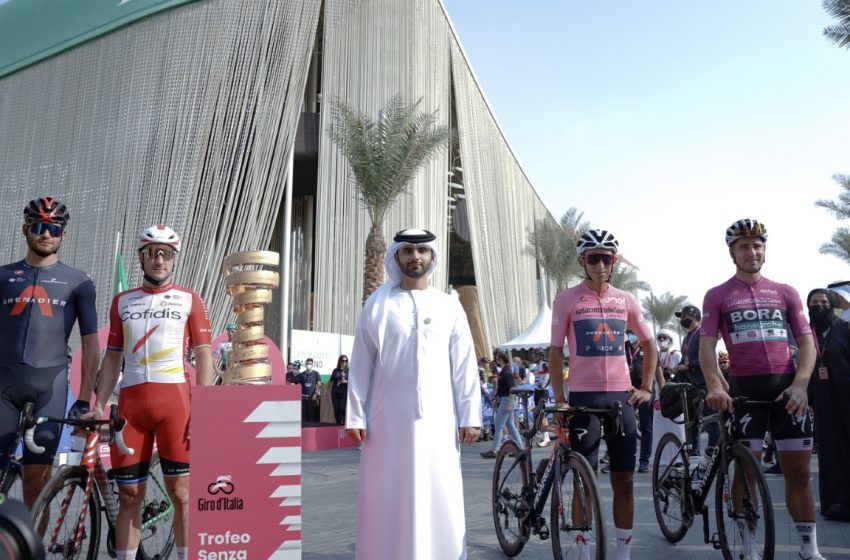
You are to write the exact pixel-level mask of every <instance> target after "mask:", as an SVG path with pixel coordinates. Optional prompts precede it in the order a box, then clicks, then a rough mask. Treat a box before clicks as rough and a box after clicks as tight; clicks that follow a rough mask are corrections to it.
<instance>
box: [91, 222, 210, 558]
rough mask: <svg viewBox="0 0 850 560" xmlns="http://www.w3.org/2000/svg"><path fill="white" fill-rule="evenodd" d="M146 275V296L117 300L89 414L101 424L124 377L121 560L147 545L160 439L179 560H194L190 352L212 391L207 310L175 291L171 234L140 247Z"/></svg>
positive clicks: (146, 237) (162, 230) (148, 233)
mask: <svg viewBox="0 0 850 560" xmlns="http://www.w3.org/2000/svg"><path fill="white" fill-rule="evenodd" d="M138 254H139V264H140V265H141V267H142V271H143V272H144V281H143V283H142V286H141V287H140V288H136V289H131V290H127V291H124V292H121V293H120V294H118V295H117V296H115V298H113V300H112V308H111V311H110V322H109V325H110V326H109V329H110V330H109V342H108V347H107V352H106V354H105V355H104V357H103V361H102V363H101V366H100V388H99V390H98V398H97V404H96V405H95V406H94V408H93V409H92V412H91V413H89V414H90V415H91V416H94V417H96V418H99V417H100V416H101V415H102V414H103V409H104V407H105V406H106V402H107V399H108V398H109V396H110V395H111V394H112V390H113V388H114V387H115V384H116V382H117V381H118V372H119V370H120V369H123V372H124V377H123V379H122V384H121V396H120V398H119V400H118V413H119V414H120V415H121V417H122V418H126V419H127V426H126V427H125V429H124V434H125V442H126V443H127V445H128V446H129V447H132V448H134V449H135V454H134V455H131V456H127V455H122V454H120V453H119V452H118V451H117V449H115V448H114V447H113V449H112V453H111V455H112V467H113V468H112V474H113V476H114V477H115V480H116V482H117V483H118V500H119V508H118V521H117V524H116V527H115V542H116V548H117V550H116V553H117V558H118V560H134V559H135V558H136V550H137V549H138V546H139V540H140V538H141V534H140V527H141V506H142V501H143V498H144V496H145V486H146V484H147V477H148V468H149V464H150V461H151V456H152V455H151V453H152V447H153V442H154V439H156V445H157V450H158V452H159V456H160V462H161V465H162V472H163V478H164V481H165V487H166V490H167V491H168V494H169V496H170V497H171V500H172V502H173V503H174V540H175V542H176V544H177V559H178V560H186V559H188V557H189V556H188V554H189V553H188V540H189V539H188V534H189V527H188V515H189V512H188V510H189V508H188V505H189V504H188V499H189V442H190V431H189V426H190V412H191V411H190V406H189V400H190V399H189V383H188V376H187V375H186V372H185V356H186V354H187V350H193V351H194V354H195V363H196V366H197V368H196V370H197V379H198V385H210V384H212V380H213V361H212V352H211V350H210V325H209V319H208V318H207V312H206V308H205V307H204V303H203V301H202V300H201V298H200V297H199V296H198V294H196V293H195V292H193V291H191V290H188V289H185V288H181V287H179V286H177V285H175V284H174V282H173V281H172V275H173V273H174V269H175V266H176V262H177V258H178V256H179V254H180V238H179V237H178V236H177V234H176V233H175V232H174V231H173V230H172V229H171V228H169V227H166V226H162V225H158V226H151V227H149V228H147V229H146V230H145V231H143V232H142V234H141V236H140V237H139V245H138Z"/></svg>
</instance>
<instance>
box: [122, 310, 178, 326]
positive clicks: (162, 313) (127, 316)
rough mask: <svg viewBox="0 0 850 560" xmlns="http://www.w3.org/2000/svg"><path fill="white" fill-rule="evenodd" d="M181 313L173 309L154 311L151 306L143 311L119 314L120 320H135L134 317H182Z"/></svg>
mask: <svg viewBox="0 0 850 560" xmlns="http://www.w3.org/2000/svg"><path fill="white" fill-rule="evenodd" d="M182 318H183V315H182V314H181V313H180V312H179V311H174V310H173V309H159V310H157V311H154V310H153V309H151V308H148V309H145V310H144V311H125V312H124V313H122V314H121V322H122V323H123V322H125V321H128V320H131V321H135V320H136V319H178V320H179V319H182Z"/></svg>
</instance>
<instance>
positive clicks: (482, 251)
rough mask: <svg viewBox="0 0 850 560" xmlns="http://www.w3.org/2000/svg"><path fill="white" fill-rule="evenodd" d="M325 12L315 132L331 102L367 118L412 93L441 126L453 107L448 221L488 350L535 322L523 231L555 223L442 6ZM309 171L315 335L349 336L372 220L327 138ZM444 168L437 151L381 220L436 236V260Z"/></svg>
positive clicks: (421, 1) (390, 230) (430, 2)
mask: <svg viewBox="0 0 850 560" xmlns="http://www.w3.org/2000/svg"><path fill="white" fill-rule="evenodd" d="M325 6H326V7H325V29H324V53H323V61H324V64H323V70H322V77H323V81H322V91H323V94H322V98H323V101H324V103H323V104H322V108H321V114H322V123H323V127H325V128H326V127H327V126H328V123H329V122H330V118H331V109H332V104H331V103H330V102H331V101H333V100H335V99H341V100H345V101H347V102H348V103H350V104H352V105H353V106H354V107H356V108H358V109H360V110H363V111H365V112H367V113H368V114H372V115H376V114H377V113H378V110H379V109H380V107H381V106H382V105H383V104H384V103H385V102H386V100H387V99H388V98H389V97H391V96H392V95H394V94H395V93H401V95H402V97H403V99H405V100H406V101H408V102H412V101H415V100H417V99H419V98H420V97H422V98H423V100H422V106H421V108H422V110H424V111H433V110H435V109H438V110H439V116H440V119H441V121H442V123H446V122H448V119H449V118H450V114H451V107H452V102H454V104H455V106H456V111H457V118H458V122H457V123H456V127H457V132H458V137H459V141H460V156H461V163H462V166H463V177H464V185H465V194H466V197H467V198H466V200H465V201H462V202H461V204H460V205H459V206H458V210H459V212H456V213H455V217H456V221H457V217H458V216H459V215H462V214H463V213H464V211H465V213H466V214H467V215H468V220H469V229H470V230H471V231H470V232H469V234H468V235H469V239H470V240H471V243H472V253H473V260H474V264H475V269H476V278H477V283H478V298H479V303H480V306H481V314H482V320H483V325H484V331H485V332H484V334H485V339H486V342H487V345H488V347H492V346H493V345H496V344H498V343H501V342H506V341H507V340H509V339H511V338H512V337H514V336H516V335H517V334H519V333H520V332H522V330H524V329H525V327H526V326H527V325H528V323H529V322H530V321H531V320H532V319H533V318H534V317H535V316H536V315H537V311H538V309H539V301H538V289H539V288H538V282H537V279H536V265H535V261H534V257H533V256H532V255H531V254H530V253H528V232H529V231H531V229H533V227H534V218H535V216H536V217H538V218H543V217H546V218H548V219H553V218H552V217H551V215H550V214H549V212H548V210H547V209H546V207H545V206H544V205H543V202H542V201H541V200H540V197H539V196H538V195H537V193H536V191H535V190H534V188H533V187H532V186H531V183H530V182H529V180H528V178H527V177H526V176H525V174H524V172H523V170H522V168H521V166H520V164H519V162H518V161H517V159H516V157H515V155H514V153H513V152H512V151H511V149H510V147H509V146H508V143H507V140H506V139H505V137H504V135H503V134H502V132H501V130H500V128H499V126H498V124H497V123H496V120H495V118H494V117H493V115H492V113H491V111H490V109H489V106H488V104H487V102H486V100H485V99H484V96H483V94H482V92H481V89H480V87H479V85H478V82H477V80H476V79H475V77H474V75H473V73H472V70H471V68H470V66H469V63H468V62H467V59H466V56H465V54H464V53H463V51H462V49H461V47H460V44H459V42H458V39H457V36H456V34H455V32H454V30H453V29H452V27H451V24H450V22H449V20H448V17H447V15H446V13H445V10H444V8H443V6H442V4H441V3H440V2H439V1H434V0H411V1H407V2H398V1H395V0H369V1H368V2H353V1H351V0H328V1H327V2H326V4H325ZM452 81H453V82H454V88H455V99H454V100H452V99H451V86H452ZM319 168H320V169H319V190H318V201H317V205H316V207H317V216H316V225H317V227H316V262H317V263H321V264H319V265H317V277H316V300H315V301H316V313H315V329H316V330H319V331H333V332H342V333H346V334H352V333H353V331H354V325H355V322H356V319H357V315H358V313H359V310H360V299H361V293H362V274H363V254H362V251H363V248H364V247H365V241H366V236H367V234H368V232H369V227H370V222H369V218H368V215H367V213H366V211H365V210H364V208H363V207H362V205H361V204H360V203H359V202H358V200H357V196H356V187H355V185H354V181H353V179H352V178H351V173H350V169H349V167H348V165H347V163H346V161H345V158H344V157H343V156H342V154H341V153H340V152H339V151H338V150H337V149H336V147H335V146H334V145H333V144H332V143H331V141H330V139H329V138H328V137H327V136H326V135H325V136H323V139H322V141H321V147H320V157H319ZM448 170H449V162H448V153H447V152H446V151H444V152H443V153H442V154H441V155H440V156H439V157H437V158H435V159H434V160H433V161H432V162H431V163H430V164H429V165H427V166H426V167H425V168H424V169H423V170H422V171H421V172H420V173H419V175H418V176H417V178H416V179H415V180H414V181H413V183H412V184H411V186H410V191H409V193H410V194H408V195H404V196H402V197H401V198H400V200H399V201H398V203H397V204H396V205H395V206H394V207H393V209H392V211H391V212H390V214H389V215H388V216H387V219H386V221H385V223H384V236H385V237H386V238H387V239H390V238H391V236H392V235H393V234H394V232H396V231H398V230H400V229H403V228H405V227H424V228H427V229H431V230H432V231H435V232H439V234H440V235H439V242H440V250H441V252H442V254H443V255H446V250H447V241H448V219H447V217H448V202H447V201H448ZM464 207H465V208H464ZM493 216H499V217H500V218H499V219H493ZM461 222H462V220H461ZM465 225H466V224H463V223H461V224H458V226H459V227H461V228H464V226H465ZM464 229H465V228H464ZM466 235H467V234H466V232H464V234H463V236H464V237H466ZM352 241H353V243H352ZM446 264H447V259H443V263H442V266H441V267H440V270H439V272H438V274H437V275H435V278H434V280H433V284H434V285H435V286H437V287H439V288H441V289H446V288H447V267H446Z"/></svg>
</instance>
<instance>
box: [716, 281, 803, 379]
mask: <svg viewBox="0 0 850 560" xmlns="http://www.w3.org/2000/svg"><path fill="white" fill-rule="evenodd" d="M789 328H790V330H791V334H792V335H793V337H794V338H795V339H796V338H798V337H800V336H804V335H811V334H812V331H811V328H810V327H809V324H808V322H807V321H806V316H805V314H804V311H803V304H802V302H801V301H800V295H799V294H798V293H797V290H795V289H794V288H792V287H791V286H789V285H787V284H779V283H778V282H773V281H771V280H768V279H767V278H764V277H762V278H760V279H758V280H757V281H756V282H754V283H752V284H747V283H746V282H743V281H741V280H738V279H737V278H735V277H732V278H730V279H729V280H727V281H726V282H724V283H723V284H721V285H719V286H717V287H714V288H712V289H710V290H709V291H708V292H707V293H706V294H705V299H704V301H703V320H702V324H701V326H700V336H710V337H713V338H716V337H717V336H718V333H719V334H722V335H723V340H724V342H725V343H726V349H727V350H728V351H729V363H730V366H731V367H730V373H729V375H732V376H750V375H765V374H791V373H794V360H793V358H792V356H791V352H790V351H789V337H788V329H789Z"/></svg>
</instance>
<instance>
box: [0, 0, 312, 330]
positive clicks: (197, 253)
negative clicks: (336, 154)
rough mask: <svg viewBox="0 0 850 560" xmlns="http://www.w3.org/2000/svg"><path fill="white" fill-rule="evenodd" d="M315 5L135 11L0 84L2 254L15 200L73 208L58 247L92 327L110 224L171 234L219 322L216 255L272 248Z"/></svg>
mask: <svg viewBox="0 0 850 560" xmlns="http://www.w3.org/2000/svg"><path fill="white" fill-rule="evenodd" d="M320 7H321V5H320V2H318V1H316V0H209V1H202V2H197V3H193V4H189V5H186V6H184V7H180V8H177V9H174V10H171V11H168V12H164V13H161V14H158V15H156V16H153V17H150V18H147V19H145V20H143V21H141V22H138V23H136V24H133V25H131V26H128V27H125V28H123V29H121V30H118V31H117V32H114V33H112V34H110V35H107V36H105V37H102V38H100V39H97V40H94V41H91V42H88V43H85V44H83V45H81V46H79V47H77V48H75V49H73V50H71V51H68V52H65V53H63V54H61V55H59V56H56V57H53V58H51V59H49V60H47V61H44V62H42V63H40V64H38V65H35V66H33V67H30V68H28V69H26V70H23V71H21V72H18V73H16V74H13V75H11V76H9V77H7V78H5V79H3V80H2V81H0V216H2V217H3V218H4V219H3V223H4V224H5V227H6V231H7V233H8V235H6V236H4V237H2V238H0V261H2V262H12V261H14V260H17V259H20V258H22V257H23V254H24V250H25V244H24V240H23V239H22V237H21V236H20V234H19V233H18V231H19V230H18V225H19V224H20V223H21V212H22V209H23V207H24V204H25V203H26V201H28V200H29V199H31V198H32V197H34V196H37V195H52V196H56V197H59V198H61V199H62V200H64V201H65V202H66V203H67V204H68V206H69V208H70V210H71V223H70V227H69V229H68V237H67V238H66V240H65V242H64V243H63V246H62V249H61V251H60V257H61V259H62V260H63V261H64V262H66V263H67V264H69V265H72V266H75V267H78V268H81V269H83V270H85V271H87V272H89V273H90V274H91V275H92V276H93V277H94V279H95V281H96V283H97V286H98V291H99V295H98V313H99V317H100V319H101V320H100V322H101V324H105V322H106V318H107V312H108V307H109V304H110V300H111V296H112V294H111V285H112V275H113V254H114V250H115V242H116V235H117V233H118V232H121V233H122V238H121V239H122V242H121V248H120V254H121V256H122V258H123V260H124V264H125V266H126V268H127V272H128V277H129V280H130V283H131V285H137V284H138V283H139V282H140V280H141V272H140V270H139V267H138V264H137V261H136V256H135V254H136V251H135V246H136V238H137V236H138V233H139V232H140V231H141V230H142V229H143V228H144V227H146V226H148V225H151V224H156V223H165V224H168V225H170V226H172V227H173V228H174V229H176V230H177V231H178V232H179V233H180V234H181V237H182V239H183V250H182V254H181V257H180V260H179V263H178V267H177V273H176V281H177V282H178V283H180V284H183V285H186V286H188V287H190V288H192V289H195V290H197V291H198V292H199V293H200V294H201V295H202V296H203V297H204V298H205V299H206V301H207V305H208V308H209V312H210V319H211V322H212V326H213V332H220V330H221V329H222V328H223V326H224V323H225V322H226V321H227V320H228V319H229V317H230V310H229V305H230V301H229V298H228V297H227V296H226V295H225V293H224V288H223V281H222V277H221V273H220V270H219V268H220V264H221V262H222V259H223V258H224V256H225V255H227V254H229V253H231V252H234V251H239V250H255V249H264V248H266V247H268V246H269V244H270V241H271V237H272V231H273V228H274V224H275V220H276V218H277V214H278V211H279V209H280V206H281V200H282V196H283V192H284V188H285V181H286V174H287V165H288V155H289V152H290V150H291V148H292V145H293V139H294V135H295V130H296V124H297V119H298V116H299V112H300V110H301V105H302V98H303V92H304V85H305V80H306V75H307V66H308V63H309V60H310V53H311V49H312V46H313V42H314V37H315V31H316V27H317V24H318V19H319V10H320Z"/></svg>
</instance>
